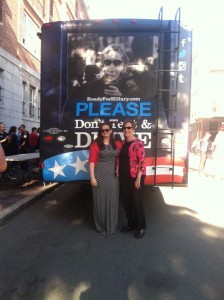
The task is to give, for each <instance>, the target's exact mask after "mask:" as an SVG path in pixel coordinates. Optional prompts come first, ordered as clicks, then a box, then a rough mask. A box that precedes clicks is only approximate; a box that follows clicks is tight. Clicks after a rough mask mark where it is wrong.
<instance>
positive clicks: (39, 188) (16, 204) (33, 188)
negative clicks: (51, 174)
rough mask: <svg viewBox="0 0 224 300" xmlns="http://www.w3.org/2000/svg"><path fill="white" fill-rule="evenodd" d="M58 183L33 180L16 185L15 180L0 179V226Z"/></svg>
mask: <svg viewBox="0 0 224 300" xmlns="http://www.w3.org/2000/svg"><path fill="white" fill-rule="evenodd" d="M58 185H59V184H58V183H46V184H45V185H44V183H43V182H42V181H37V180H34V181H32V182H30V183H29V184H28V185H23V186H18V183H17V182H16V180H13V179H10V180H5V181H0V226H2V225H3V223H4V222H5V221H7V219H8V218H10V217H12V216H13V215H14V214H16V213H17V212H19V211H20V210H21V209H23V208H25V207H26V206H28V205H30V204H32V203H33V202H34V201H36V200H38V199H40V198H42V197H43V196H44V195H45V194H47V193H49V192H50V191H52V190H53V189H55V188H56V187H57V186H58Z"/></svg>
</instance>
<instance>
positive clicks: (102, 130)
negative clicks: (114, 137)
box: [100, 128, 110, 132]
mask: <svg viewBox="0 0 224 300" xmlns="http://www.w3.org/2000/svg"><path fill="white" fill-rule="evenodd" d="M109 131H110V129H109V128H107V129H101V130H100V132H109Z"/></svg>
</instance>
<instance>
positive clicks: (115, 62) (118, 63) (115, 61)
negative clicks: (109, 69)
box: [104, 59, 123, 67]
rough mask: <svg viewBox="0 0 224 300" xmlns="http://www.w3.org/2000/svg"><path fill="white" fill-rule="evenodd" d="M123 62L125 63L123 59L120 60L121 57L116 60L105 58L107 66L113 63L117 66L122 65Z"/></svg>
mask: <svg viewBox="0 0 224 300" xmlns="http://www.w3.org/2000/svg"><path fill="white" fill-rule="evenodd" d="M122 63H123V61H122V60H119V59H115V60H111V59H105V60H104V65H105V66H110V65H111V64H113V65H114V66H115V67H117V66H120V65H121V64H122Z"/></svg>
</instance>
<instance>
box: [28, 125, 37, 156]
mask: <svg viewBox="0 0 224 300" xmlns="http://www.w3.org/2000/svg"><path fill="white" fill-rule="evenodd" d="M38 138H39V135H38V133H37V127H32V131H31V133H30V134H29V147H30V152H35V151H36V146H37V143H38Z"/></svg>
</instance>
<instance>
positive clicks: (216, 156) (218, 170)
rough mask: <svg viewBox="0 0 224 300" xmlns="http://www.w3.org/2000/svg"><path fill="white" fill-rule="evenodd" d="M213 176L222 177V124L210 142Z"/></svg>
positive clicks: (223, 127) (223, 167) (223, 135)
mask: <svg viewBox="0 0 224 300" xmlns="http://www.w3.org/2000/svg"><path fill="white" fill-rule="evenodd" d="M212 148H213V161H214V167H215V177H216V179H218V180H223V179H224V126H221V127H219V129H218V133H217V134H216V137H215V139H214V142H213V144H212Z"/></svg>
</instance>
